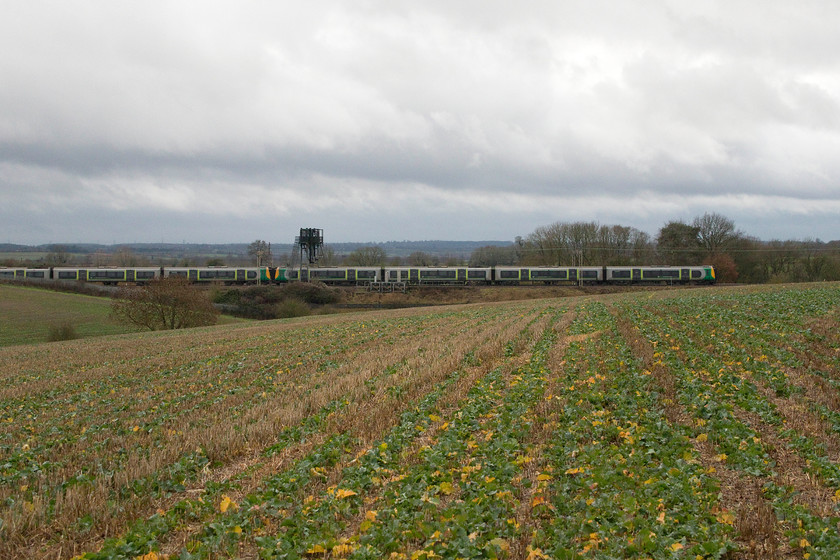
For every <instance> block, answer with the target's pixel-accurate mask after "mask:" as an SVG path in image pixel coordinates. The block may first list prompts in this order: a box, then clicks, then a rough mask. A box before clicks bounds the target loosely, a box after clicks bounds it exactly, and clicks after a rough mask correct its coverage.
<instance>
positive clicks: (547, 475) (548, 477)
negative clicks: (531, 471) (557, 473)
mask: <svg viewBox="0 0 840 560" xmlns="http://www.w3.org/2000/svg"><path fill="white" fill-rule="evenodd" d="M537 480H551V475H550V474H545V473H543V474H541V475H539V476H537Z"/></svg>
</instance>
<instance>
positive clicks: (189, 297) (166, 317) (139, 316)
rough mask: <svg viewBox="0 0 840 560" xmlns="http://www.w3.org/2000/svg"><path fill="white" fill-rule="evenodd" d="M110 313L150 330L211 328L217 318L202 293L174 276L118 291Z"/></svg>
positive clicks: (207, 299) (213, 309)
mask: <svg viewBox="0 0 840 560" xmlns="http://www.w3.org/2000/svg"><path fill="white" fill-rule="evenodd" d="M111 313H112V314H113V315H114V316H115V317H117V318H118V319H120V320H122V321H125V322H128V323H131V324H133V325H137V326H138V327H143V328H146V329H149V330H152V331H157V330H169V329H184V328H189V327H201V326H206V325H214V324H216V320H217V319H218V316H219V312H218V311H217V310H216V308H215V307H213V304H212V303H211V302H210V299H209V298H208V297H207V293H206V292H204V291H202V290H198V289H196V288H195V287H194V286H191V285H190V283H189V280H187V279H186V278H176V277H168V278H160V279H157V280H153V281H151V282H149V283H148V284H146V285H145V286H142V287H138V288H122V289H120V290H119V292H118V293H117V298H116V299H115V300H114V302H113V303H112V304H111Z"/></svg>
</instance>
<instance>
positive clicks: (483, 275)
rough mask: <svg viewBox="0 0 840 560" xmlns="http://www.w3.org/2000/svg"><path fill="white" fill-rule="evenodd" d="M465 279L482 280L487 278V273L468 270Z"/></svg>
mask: <svg viewBox="0 0 840 560" xmlns="http://www.w3.org/2000/svg"><path fill="white" fill-rule="evenodd" d="M467 278H469V279H472V278H475V279H476V280H484V279H485V278H487V271H485V270H468V271H467Z"/></svg>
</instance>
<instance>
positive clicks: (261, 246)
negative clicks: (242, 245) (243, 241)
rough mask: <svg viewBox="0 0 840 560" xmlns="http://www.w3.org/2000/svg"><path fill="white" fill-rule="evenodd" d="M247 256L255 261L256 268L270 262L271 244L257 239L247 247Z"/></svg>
mask: <svg viewBox="0 0 840 560" xmlns="http://www.w3.org/2000/svg"><path fill="white" fill-rule="evenodd" d="M248 255H249V256H251V257H254V258H255V259H256V260H257V266H263V265H264V264H268V263H270V262H271V243H268V242H266V241H263V240H262V239H257V240H256V241H254V242H253V243H251V244H250V245H248Z"/></svg>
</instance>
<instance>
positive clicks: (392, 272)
mask: <svg viewBox="0 0 840 560" xmlns="http://www.w3.org/2000/svg"><path fill="white" fill-rule="evenodd" d="M398 275H399V271H397V270H389V271H388V280H390V281H392V282H396V281H397V278H398V277H399V276H398Z"/></svg>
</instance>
